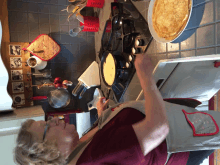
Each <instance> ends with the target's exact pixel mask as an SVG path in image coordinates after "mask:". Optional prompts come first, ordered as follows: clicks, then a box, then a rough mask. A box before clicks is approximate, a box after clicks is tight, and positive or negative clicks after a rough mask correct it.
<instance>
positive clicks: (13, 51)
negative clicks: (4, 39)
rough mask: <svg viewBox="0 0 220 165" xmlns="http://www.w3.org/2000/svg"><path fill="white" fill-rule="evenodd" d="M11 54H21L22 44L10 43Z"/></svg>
mask: <svg viewBox="0 0 220 165" xmlns="http://www.w3.org/2000/svg"><path fill="white" fill-rule="evenodd" d="M9 54H10V55H11V56H20V55H21V46H20V45H9Z"/></svg>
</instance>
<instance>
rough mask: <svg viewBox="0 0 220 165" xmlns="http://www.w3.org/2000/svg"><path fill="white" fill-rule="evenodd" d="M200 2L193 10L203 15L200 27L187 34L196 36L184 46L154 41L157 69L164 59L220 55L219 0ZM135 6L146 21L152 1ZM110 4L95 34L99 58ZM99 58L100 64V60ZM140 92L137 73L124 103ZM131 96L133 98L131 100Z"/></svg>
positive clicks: (152, 53) (152, 49)
mask: <svg viewBox="0 0 220 165" xmlns="http://www.w3.org/2000/svg"><path fill="white" fill-rule="evenodd" d="M199 2H200V3H199ZM199 2H197V1H195V2H194V4H193V11H195V13H196V12H197V13H198V12H201V11H202V12H203V16H202V19H201V22H200V24H199V27H196V26H195V27H193V26H192V27H191V28H190V29H186V30H188V31H190V30H191V31H193V30H194V31H195V33H194V34H193V35H191V36H190V37H189V38H188V39H186V40H185V41H183V42H181V43H167V44H164V43H159V42H157V41H155V40H153V41H152V43H151V45H150V47H149V48H148V50H147V54H148V55H149V57H150V58H151V61H152V63H153V65H154V66H156V65H157V63H158V62H159V61H160V60H164V59H176V58H185V57H193V56H204V55H211V54H219V53H220V47H219V46H220V45H219V44H220V35H219V36H218V35H217V34H220V26H219V24H218V23H219V22H220V12H217V11H218V10H217V9H218V8H220V2H218V1H217V0H214V1H211V0H207V1H205V2H201V1H199ZM132 3H133V4H134V6H135V7H136V8H137V9H138V11H139V12H140V13H141V14H142V16H143V17H144V18H145V20H146V21H147V15H148V6H149V3H150V0H146V1H140V2H133V1H132ZM110 5H111V4H110V1H108V2H106V3H105V5H104V7H103V9H101V10H100V14H99V19H100V31H99V32H98V33H96V34H95V41H96V42H95V43H96V45H95V46H96V54H97V56H98V51H99V50H100V44H101V43H100V41H101V36H102V33H103V29H104V25H105V21H106V20H107V19H108V17H109V14H110V9H109V8H110ZM104 11H105V12H104ZM196 28H197V29H196ZM96 59H97V62H98V61H99V59H98V58H96ZM134 88H135V90H134ZM141 90H142V89H141V87H140V83H139V80H138V77H137V74H136V73H135V75H134V77H133V79H132V81H131V83H130V84H129V87H128V88H127V90H126V92H125V95H126V98H125V99H124V100H123V101H128V100H129V99H132V100H135V99H136V98H137V97H138V95H139V93H140V92H141ZM128 96H130V97H129V98H128ZM127 98H128V99H127Z"/></svg>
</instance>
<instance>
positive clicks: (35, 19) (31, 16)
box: [28, 13, 44, 23]
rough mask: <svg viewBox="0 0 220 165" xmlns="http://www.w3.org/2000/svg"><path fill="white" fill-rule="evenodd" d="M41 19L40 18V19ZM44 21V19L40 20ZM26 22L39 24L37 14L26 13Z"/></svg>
mask: <svg viewBox="0 0 220 165" xmlns="http://www.w3.org/2000/svg"><path fill="white" fill-rule="evenodd" d="M42 18H43V17H42V16H41V19H42ZM42 20H43V21H44V18H43V19H42ZM28 22H29V23H39V14H38V13H28Z"/></svg>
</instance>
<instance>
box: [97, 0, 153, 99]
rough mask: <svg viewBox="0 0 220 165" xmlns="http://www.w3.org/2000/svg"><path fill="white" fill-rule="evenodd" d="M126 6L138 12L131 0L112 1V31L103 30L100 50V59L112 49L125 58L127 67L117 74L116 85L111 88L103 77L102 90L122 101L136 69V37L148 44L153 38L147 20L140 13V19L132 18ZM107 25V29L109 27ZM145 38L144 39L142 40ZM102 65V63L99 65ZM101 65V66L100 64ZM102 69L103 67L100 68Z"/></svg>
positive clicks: (116, 54)
mask: <svg viewBox="0 0 220 165" xmlns="http://www.w3.org/2000/svg"><path fill="white" fill-rule="evenodd" d="M124 6H126V7H129V10H130V11H131V10H132V11H135V12H138V10H137V9H136V8H135V6H134V5H133V4H132V2H131V1H130V0H127V1H126V2H124V3H112V4H111V11H112V13H111V18H112V19H111V23H112V30H111V33H106V32H105V31H104V32H103V36H102V46H101V50H100V52H99V58H100V61H101V59H102V56H103V54H104V52H105V51H110V52H112V54H113V55H114V57H116V59H117V56H118V57H119V56H121V57H123V58H124V60H125V63H126V65H125V66H126V68H125V69H124V68H123V69H120V71H119V72H118V74H117V75H116V81H115V83H114V85H113V86H112V87H111V89H109V87H107V86H106V85H105V83H104V80H103V77H102V76H100V79H101V91H102V92H103V95H104V97H106V98H109V99H112V100H115V101H117V102H120V101H121V99H122V97H123V95H124V93H125V91H126V89H127V87H128V86H129V84H130V81H131V80H132V78H133V76H134V74H135V72H136V69H135V65H134V60H135V55H134V54H132V48H133V47H134V44H135V40H136V37H137V36H139V38H141V42H142V43H145V44H146V45H147V44H148V43H149V41H150V39H151V37H152V36H151V34H150V32H149V29H148V25H147V22H146V21H145V19H144V18H143V17H142V15H141V14H140V13H139V12H138V13H139V15H140V17H139V18H138V19H135V18H132V17H131V15H129V13H126V11H127V10H123V9H124ZM107 23H108V22H106V26H105V29H106V27H107ZM142 40H143V41H142ZM99 66H100V65H99ZM100 67H101V66H100ZM100 69H101V68H100Z"/></svg>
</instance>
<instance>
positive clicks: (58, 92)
mask: <svg viewBox="0 0 220 165" xmlns="http://www.w3.org/2000/svg"><path fill="white" fill-rule="evenodd" d="M45 99H47V100H48V103H49V104H50V106H51V107H53V108H64V107H66V106H67V105H69V103H70V100H71V97H70V94H69V92H68V91H67V90H66V89H63V88H61V89H55V90H52V91H50V93H49V94H48V96H35V97H32V98H31V100H45Z"/></svg>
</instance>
